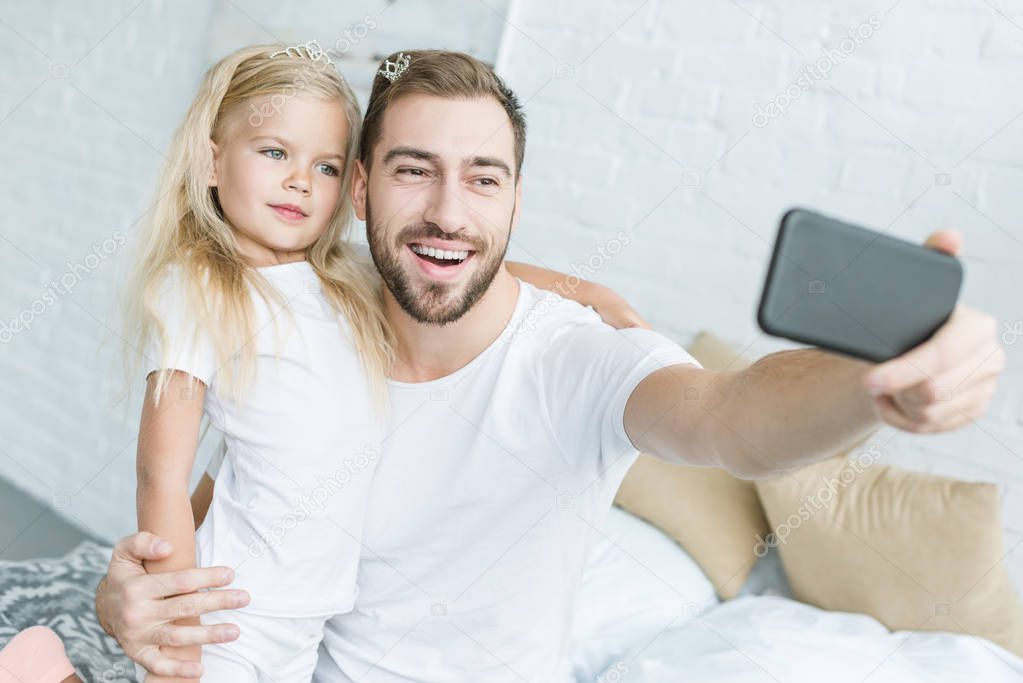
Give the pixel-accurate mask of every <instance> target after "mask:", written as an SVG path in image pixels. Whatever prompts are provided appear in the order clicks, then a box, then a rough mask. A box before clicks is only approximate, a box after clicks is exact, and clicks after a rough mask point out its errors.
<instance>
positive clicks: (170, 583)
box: [132, 567, 234, 600]
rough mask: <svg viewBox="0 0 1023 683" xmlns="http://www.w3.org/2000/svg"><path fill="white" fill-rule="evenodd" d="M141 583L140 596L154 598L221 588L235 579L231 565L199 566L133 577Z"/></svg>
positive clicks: (148, 598)
mask: <svg viewBox="0 0 1023 683" xmlns="http://www.w3.org/2000/svg"><path fill="white" fill-rule="evenodd" d="M132 580H133V581H135V582H137V583H139V584H140V586H139V588H137V589H134V590H138V593H139V594H138V597H140V598H143V599H147V600H152V599H155V598H166V597H170V596H172V595H182V594H184V593H195V592H196V591H198V590H200V589H202V588H219V587H220V586H226V585H227V584H229V583H231V581H233V580H234V570H233V569H231V568H230V567H197V568H194V569H181V570H178V571H175V572H167V573H164V574H146V575H145V576H139V577H135V578H133V579H132Z"/></svg>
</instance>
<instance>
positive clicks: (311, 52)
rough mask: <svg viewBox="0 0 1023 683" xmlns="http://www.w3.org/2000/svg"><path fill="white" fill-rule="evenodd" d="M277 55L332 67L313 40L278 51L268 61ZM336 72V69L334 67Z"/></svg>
mask: <svg viewBox="0 0 1023 683" xmlns="http://www.w3.org/2000/svg"><path fill="white" fill-rule="evenodd" d="M278 55H285V56H286V57H298V58H300V59H310V60H312V61H314V62H320V63H323V64H330V65H331V66H334V62H332V61H330V57H329V56H328V55H327V52H326V50H324V49H323V48H322V47H320V44H319V43H317V42H316V41H315V40H310V41H308V42H305V43H299V44H298V45H289V46H288V47H286V48H284V49H283V50H278V51H277V52H274V53H273V54H272V55H270V59H273V58H274V57H277V56H278ZM334 69H335V70H336V69H337V67H334Z"/></svg>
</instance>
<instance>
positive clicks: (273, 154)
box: [261, 149, 284, 161]
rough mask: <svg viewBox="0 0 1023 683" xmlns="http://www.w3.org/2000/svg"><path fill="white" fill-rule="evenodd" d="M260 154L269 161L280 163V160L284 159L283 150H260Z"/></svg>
mask: <svg viewBox="0 0 1023 683" xmlns="http://www.w3.org/2000/svg"><path fill="white" fill-rule="evenodd" d="M261 154H263V156H266V157H269V158H271V159H276V160H278V161H280V160H281V159H283V158H284V150H283V149H264V150H262V152H261Z"/></svg>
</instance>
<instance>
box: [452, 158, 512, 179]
mask: <svg viewBox="0 0 1023 683" xmlns="http://www.w3.org/2000/svg"><path fill="white" fill-rule="evenodd" d="M463 166H464V167H465V168H480V167H489V168H496V169H498V170H499V171H501V172H502V173H504V174H505V175H506V176H507V177H509V178H511V175H512V172H511V168H510V167H509V166H508V164H506V163H504V161H503V160H501V159H498V158H497V157H480V156H476V157H470V158H468V159H466V160H465V162H464V163H463Z"/></svg>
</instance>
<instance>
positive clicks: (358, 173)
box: [352, 159, 369, 221]
mask: <svg viewBox="0 0 1023 683" xmlns="http://www.w3.org/2000/svg"><path fill="white" fill-rule="evenodd" d="M368 185H369V173H368V172H367V171H366V167H365V166H364V165H363V164H362V159H356V160H355V169H354V170H353V171H352V208H354V209H355V217H356V218H358V219H359V220H360V221H364V220H366V192H367V188H368Z"/></svg>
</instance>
